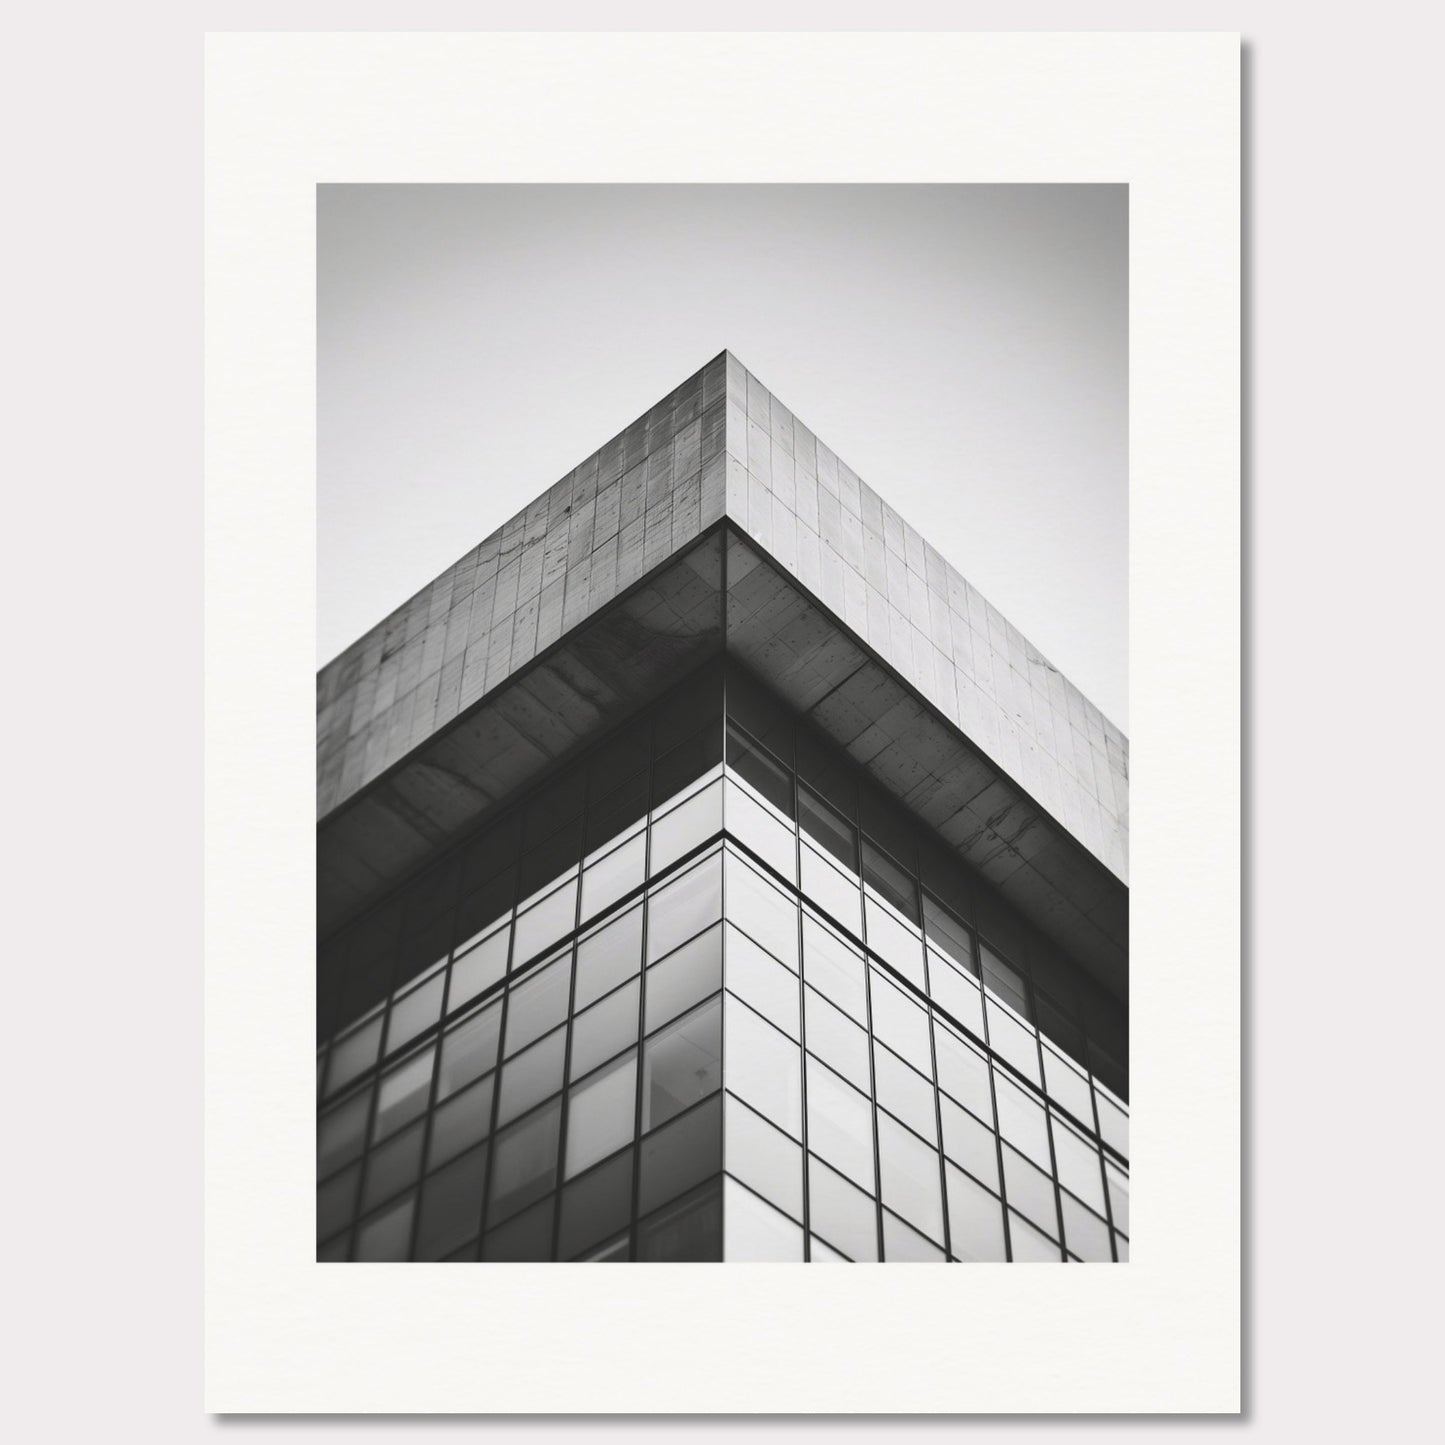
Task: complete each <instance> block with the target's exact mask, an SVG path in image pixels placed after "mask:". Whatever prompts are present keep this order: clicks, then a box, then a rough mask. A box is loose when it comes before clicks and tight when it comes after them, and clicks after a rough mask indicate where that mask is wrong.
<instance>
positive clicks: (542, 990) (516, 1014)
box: [502, 953, 572, 1056]
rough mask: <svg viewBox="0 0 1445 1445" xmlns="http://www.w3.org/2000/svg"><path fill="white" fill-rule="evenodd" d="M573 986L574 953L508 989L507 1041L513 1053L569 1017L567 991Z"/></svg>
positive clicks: (526, 976) (507, 1047)
mask: <svg viewBox="0 0 1445 1445" xmlns="http://www.w3.org/2000/svg"><path fill="white" fill-rule="evenodd" d="M571 989H572V955H571V954H570V953H566V954H563V955H562V957H561V958H558V959H554V960H553V961H552V962H551V963H547V964H543V966H542V967H541V968H539V969H534V970H533V971H532V972H531V973H529V974H527V975H525V976H524V977H523V978H520V979H518V980H517V981H516V982H515V983H514V984H513V985H512V986H511V988H510V989H509V990H508V991H507V1044H506V1048H505V1049H503V1051H502V1052H503V1055H504V1056H506V1055H510V1054H515V1053H518V1052H520V1051H521V1050H522V1049H525V1048H526V1047H527V1045H528V1044H531V1043H535V1042H536V1041H537V1040H538V1039H540V1038H541V1037H542V1035H543V1034H546V1033H550V1032H551V1031H552V1030H553V1029H554V1028H556V1027H557V1025H558V1024H560V1023H561V1022H562V1020H563V1019H565V1018H566V1017H567V995H568V994H569V993H570V992H571Z"/></svg>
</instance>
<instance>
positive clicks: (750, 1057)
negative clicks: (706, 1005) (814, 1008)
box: [724, 995, 803, 1138]
mask: <svg viewBox="0 0 1445 1445" xmlns="http://www.w3.org/2000/svg"><path fill="white" fill-rule="evenodd" d="M724 997H725V1000H726V1019H725V1025H724V1036H725V1040H726V1049H727V1063H726V1072H727V1081H728V1088H730V1089H731V1090H732V1091H733V1092H734V1093H735V1094H737V1096H738V1097H739V1098H740V1099H744V1100H746V1101H747V1102H748V1103H749V1104H751V1105H752V1106H753V1107H754V1108H755V1109H757V1110H758V1112H759V1113H760V1114H763V1115H765V1116H766V1117H767V1118H769V1119H771V1120H772V1121H773V1122H774V1123H775V1124H777V1125H778V1126H779V1127H780V1128H782V1129H785V1130H787V1132H788V1133H790V1134H792V1135H793V1136H794V1137H795V1138H801V1137H802V1130H803V1092H802V1069H801V1067H800V1055H799V1051H798V1046H797V1044H795V1043H794V1042H793V1041H792V1040H791V1039H790V1038H788V1037H787V1035H785V1034H783V1033H780V1032H779V1031H778V1030H777V1029H775V1028H774V1027H773V1026H772V1025H771V1024H770V1023H767V1022H766V1021H765V1020H763V1019H761V1018H759V1017H758V1015H757V1014H755V1013H754V1012H753V1011H752V1010H751V1009H750V1008H748V1007H747V1006H746V1005H745V1004H741V1003H739V1002H738V1001H737V1000H736V999H735V998H732V997H730V996H727V995H725V996H724Z"/></svg>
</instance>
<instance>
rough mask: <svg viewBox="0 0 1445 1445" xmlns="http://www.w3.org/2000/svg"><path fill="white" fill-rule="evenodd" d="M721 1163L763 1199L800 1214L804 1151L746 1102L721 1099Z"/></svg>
mask: <svg viewBox="0 0 1445 1445" xmlns="http://www.w3.org/2000/svg"><path fill="white" fill-rule="evenodd" d="M723 1126H724V1127H723V1133H724V1139H723V1163H724V1165H725V1166H726V1168H727V1171H728V1173H729V1174H734V1175H736V1176H737V1177H738V1178H739V1179H741V1180H742V1181H743V1183H744V1184H746V1185H748V1187H749V1188H751V1189H755V1190H756V1191H757V1192H758V1193H759V1194H761V1195H762V1196H763V1197H764V1198H765V1199H770V1200H772V1202H773V1203H774V1204H776V1205H778V1206H779V1207H780V1208H781V1209H784V1210H786V1211H787V1212H788V1213H789V1214H791V1215H792V1216H793V1217H794V1218H795V1219H801V1218H802V1217H803V1151H802V1149H801V1148H800V1147H799V1146H798V1145H797V1144H796V1143H795V1142H794V1141H793V1140H792V1139H789V1138H788V1136H787V1135H786V1134H784V1133H782V1132H781V1131H780V1130H778V1129H774V1128H773V1126H772V1125H771V1124H769V1123H768V1122H767V1120H766V1119H764V1118H762V1117H761V1116H760V1115H758V1114H756V1113H754V1112H753V1110H751V1109H749V1108H748V1106H747V1105H746V1104H743V1103H740V1102H739V1101H738V1100H736V1099H734V1098H732V1097H730V1096H725V1097H724V1099H723Z"/></svg>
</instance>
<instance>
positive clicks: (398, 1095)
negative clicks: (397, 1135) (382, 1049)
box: [371, 1045, 436, 1139]
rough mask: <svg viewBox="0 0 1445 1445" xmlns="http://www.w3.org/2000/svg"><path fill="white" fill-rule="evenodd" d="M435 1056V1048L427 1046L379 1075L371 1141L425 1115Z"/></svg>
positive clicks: (383, 1136)
mask: <svg viewBox="0 0 1445 1445" xmlns="http://www.w3.org/2000/svg"><path fill="white" fill-rule="evenodd" d="M435 1056H436V1047H435V1045H432V1046H429V1047H427V1048H425V1049H422V1050H421V1051H420V1052H419V1053H415V1054H413V1055H412V1056H411V1058H409V1059H407V1060H406V1062H405V1063H402V1064H398V1065H397V1066H396V1068H394V1069H392V1070H390V1072H388V1073H385V1074H383V1075H382V1076H381V1082H380V1084H378V1085H377V1090H376V1125H375V1127H374V1128H373V1129H372V1133H371V1137H372V1138H373V1139H384V1138H385V1137H386V1136H387V1135H388V1134H391V1133H393V1132H395V1131H396V1130H397V1129H400V1128H401V1127H402V1125H404V1124H410V1123H411V1121H412V1120H413V1119H417V1118H420V1117H421V1115H422V1114H424V1113H425V1112H426V1107H427V1104H428V1102H429V1101H430V1098H431V1075H432V1060H433V1059H434V1058H435Z"/></svg>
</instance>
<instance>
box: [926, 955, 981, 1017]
mask: <svg viewBox="0 0 1445 1445" xmlns="http://www.w3.org/2000/svg"><path fill="white" fill-rule="evenodd" d="M928 996H929V997H930V998H931V999H932V1000H933V1001H934V1003H936V1004H937V1005H938V1007H939V1008H941V1009H942V1010H943V1011H944V1012H945V1013H947V1014H950V1015H952V1017H953V1018H954V1019H956V1020H957V1021H958V1022H959V1023H961V1024H962V1025H963V1026H964V1028H966V1029H972V1030H973V1032H974V1033H975V1034H976V1035H977V1036H978V1037H979V1038H982V1037H983V994H982V993H980V992H979V987H978V985H977V984H976V983H974V981H973V980H972V979H971V978H968V977H967V976H966V975H964V974H961V973H960V972H959V971H958V970H957V969H956V968H954V966H953V965H952V964H951V963H949V962H948V960H947V959H945V958H944V957H943V955H942V954H939V953H933V952H931V951H930V953H929V955H928Z"/></svg>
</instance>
